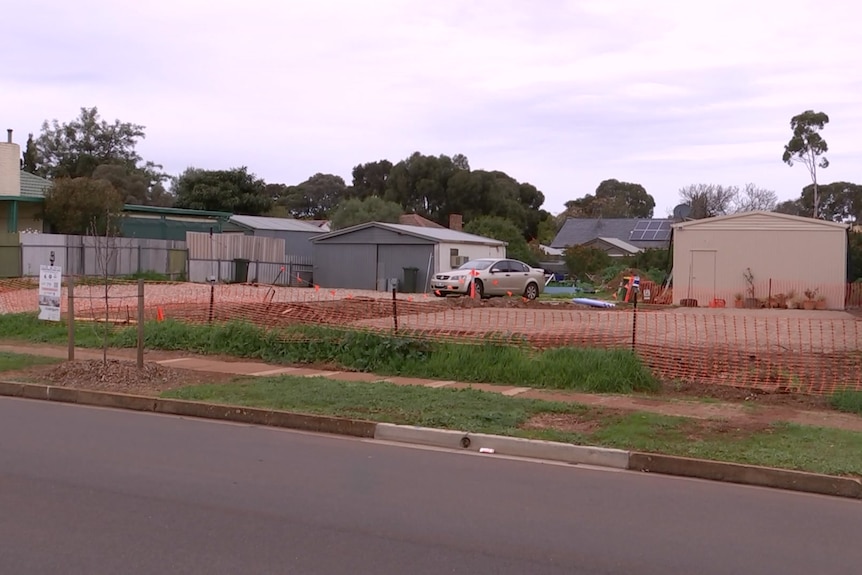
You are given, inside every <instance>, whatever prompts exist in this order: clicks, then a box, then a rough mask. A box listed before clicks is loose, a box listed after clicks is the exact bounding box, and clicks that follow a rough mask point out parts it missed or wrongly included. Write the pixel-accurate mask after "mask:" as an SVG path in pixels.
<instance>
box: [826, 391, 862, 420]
mask: <svg viewBox="0 0 862 575" xmlns="http://www.w3.org/2000/svg"><path fill="white" fill-rule="evenodd" d="M829 404H830V405H831V406H832V407H834V408H835V409H837V410H838V411H844V412H847V413H855V414H857V415H862V391H852V390H849V389H846V390H843V391H839V392H837V393H835V394H833V395H832V396H831V397H830V398H829Z"/></svg>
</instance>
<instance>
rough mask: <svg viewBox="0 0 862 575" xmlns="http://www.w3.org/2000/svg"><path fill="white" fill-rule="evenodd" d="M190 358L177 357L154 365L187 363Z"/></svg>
mask: <svg viewBox="0 0 862 575" xmlns="http://www.w3.org/2000/svg"><path fill="white" fill-rule="evenodd" d="M190 359H192V358H190V357H177V358H175V359H163V360H162V361H157V362H156V363H158V364H160V365H165V364H166V363H177V362H179V361H189V360H190Z"/></svg>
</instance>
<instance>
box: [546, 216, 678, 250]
mask: <svg viewBox="0 0 862 575" xmlns="http://www.w3.org/2000/svg"><path fill="white" fill-rule="evenodd" d="M642 221H653V222H672V221H673V220H665V219H653V220H650V219H649V218H568V219H567V220H566V223H564V224H563V227H562V228H561V229H560V231H559V232H558V233H557V236H556V237H555V238H554V241H553V242H551V247H552V248H561V249H562V248H567V247H570V246H577V245H581V244H585V243H587V242H589V241H592V240H594V239H596V238H616V239H618V240H622V241H623V242H626V243H628V244H630V245H632V246H635V247H638V248H641V249H650V248H667V246H668V242H666V241H660V240H659V241H654V240H644V241H635V240H632V239H631V236H632V232H633V231H634V229H635V226H637V224H638V222H642Z"/></svg>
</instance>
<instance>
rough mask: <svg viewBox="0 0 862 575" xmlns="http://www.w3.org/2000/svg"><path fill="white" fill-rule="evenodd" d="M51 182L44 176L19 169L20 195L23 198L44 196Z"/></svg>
mask: <svg viewBox="0 0 862 575" xmlns="http://www.w3.org/2000/svg"><path fill="white" fill-rule="evenodd" d="M50 187H51V182H50V181H48V180H46V179H45V178H40V177H39V176H36V175H33V174H31V173H30V172H25V171H24V170H21V196H22V197H25V198H44V197H45V192H47V191H48V188H50Z"/></svg>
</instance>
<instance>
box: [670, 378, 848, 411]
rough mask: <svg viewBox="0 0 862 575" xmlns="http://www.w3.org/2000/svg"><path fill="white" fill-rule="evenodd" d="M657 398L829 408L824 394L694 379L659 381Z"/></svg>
mask: <svg viewBox="0 0 862 575" xmlns="http://www.w3.org/2000/svg"><path fill="white" fill-rule="evenodd" d="M658 396H659V397H661V398H663V399H664V398H668V399H683V400H688V401H697V400H698V399H703V398H710V399H717V400H719V401H724V402H729V403H748V402H753V403H756V404H758V405H773V406H783V407H794V408H799V409H817V410H827V411H831V410H832V408H831V406H830V405H829V401H828V399H827V398H826V397H824V396H818V395H807V394H801V393H787V392H782V391H768V390H765V389H762V388H753V387H735V386H731V385H716V384H708V383H695V382H675V383H665V384H663V385H662V389H661V392H660V393H659V394H658Z"/></svg>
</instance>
